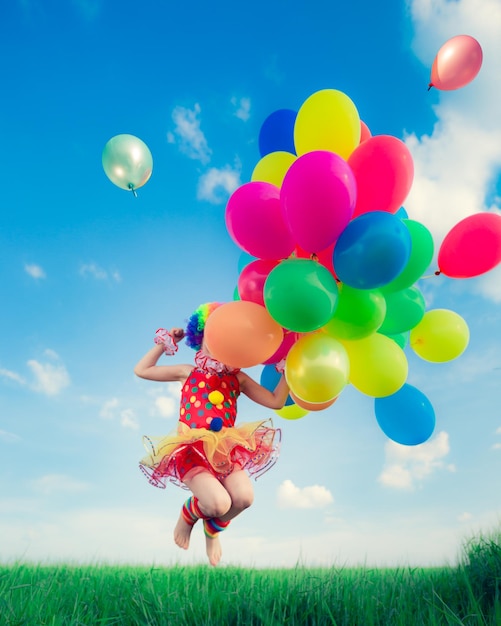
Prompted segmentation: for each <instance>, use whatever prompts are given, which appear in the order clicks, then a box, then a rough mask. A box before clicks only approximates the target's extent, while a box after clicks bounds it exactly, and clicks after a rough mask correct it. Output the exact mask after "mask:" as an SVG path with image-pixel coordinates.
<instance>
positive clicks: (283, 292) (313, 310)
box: [263, 258, 338, 333]
mask: <svg viewBox="0 0 501 626" xmlns="http://www.w3.org/2000/svg"><path fill="white" fill-rule="evenodd" d="M263 296H264V303H265V306H266V308H267V310H268V313H269V314H270V315H271V317H272V318H273V319H274V320H275V321H276V322H278V323H279V324H280V325H281V326H282V327H283V328H286V329H287V330H293V331H295V332H298V333H306V332H310V331H313V330H318V329H319V328H321V327H322V326H324V325H325V324H326V323H327V322H328V321H329V320H330V318H331V317H332V315H333V313H334V310H335V308H336V305H337V300H338V287H337V283H336V280H335V279H334V277H333V275H332V274H331V273H330V272H329V270H328V269H327V268H326V267H324V266H323V265H321V264H320V263H318V262H317V261H312V260H310V259H298V258H293V259H286V260H285V261H281V262H280V263H279V264H278V265H277V266H276V267H275V268H273V269H272V270H271V272H270V273H269V275H268V278H267V279H266V282H265V284H264V289H263Z"/></svg>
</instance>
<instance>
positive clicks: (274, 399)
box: [134, 303, 289, 565]
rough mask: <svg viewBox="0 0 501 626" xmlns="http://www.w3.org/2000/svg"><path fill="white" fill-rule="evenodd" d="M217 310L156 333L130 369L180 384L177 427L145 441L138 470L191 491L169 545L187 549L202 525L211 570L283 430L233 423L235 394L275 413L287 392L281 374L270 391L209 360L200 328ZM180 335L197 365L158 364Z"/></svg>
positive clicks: (158, 482)
mask: <svg viewBox="0 0 501 626" xmlns="http://www.w3.org/2000/svg"><path fill="white" fill-rule="evenodd" d="M217 306H219V304H218V303H208V304H203V305H201V306H199V307H198V309H197V310H196V311H195V312H194V313H193V314H192V316H191V317H190V319H189V320H188V325H187V328H186V330H183V329H182V328H173V329H171V331H167V330H165V329H159V330H158V331H157V333H156V335H155V338H154V342H155V344H156V345H155V346H154V347H153V348H152V349H151V350H150V351H149V352H147V353H146V354H145V355H144V356H143V358H142V359H140V361H139V362H138V363H137V365H136V367H135V368H134V373H135V374H136V375H137V376H139V377H141V378H145V379H147V380H154V381H159V382H168V381H179V382H180V383H182V388H181V404H180V416H179V422H178V425H177V429H176V431H175V432H174V433H171V434H170V435H167V436H164V437H157V438H154V439H151V438H148V437H145V438H144V439H145V444H146V445H147V448H148V449H149V454H148V456H146V457H145V458H143V459H142V460H141V462H140V467H141V469H142V470H143V472H144V473H145V474H146V476H147V477H148V480H149V481H150V483H151V484H152V485H154V486H156V487H161V488H165V486H166V483H167V482H172V483H174V484H176V485H178V486H181V487H183V488H185V489H189V490H190V491H191V493H192V496H191V497H190V498H189V499H188V500H187V501H186V502H185V503H184V505H183V507H182V509H181V513H180V515H179V519H178V521H177V524H176V527H175V529H174V541H175V542H176V544H177V545H178V546H179V547H180V548H183V549H185V550H186V549H188V546H189V542H190V535H191V531H192V529H193V526H194V525H195V523H196V522H197V521H198V520H199V519H202V520H203V525H204V532H205V540H206V551H207V556H208V558H209V562H210V563H211V565H217V564H218V562H219V560H220V559H221V545H220V542H219V533H220V532H221V531H222V530H224V529H225V528H226V527H227V526H228V524H229V523H230V521H231V520H232V519H233V518H234V517H236V516H237V515H239V514H240V513H241V512H242V511H243V510H244V509H246V508H248V507H249V506H250V505H251V504H252V502H253V499H254V493H253V487H252V483H251V481H250V478H249V476H254V477H255V478H258V477H259V476H260V475H261V474H263V473H264V472H265V471H267V470H268V469H269V468H270V467H271V466H272V465H274V463H275V462H276V460H277V457H278V451H279V444H280V436H281V433H280V429H275V428H274V427H273V424H272V422H271V420H270V419H267V420H261V421H257V422H247V423H243V424H239V425H235V420H236V416H237V399H238V396H239V394H240V393H243V394H245V395H246V396H248V397H249V398H250V399H251V400H253V401H254V402H256V403H257V404H260V405H262V406H265V407H267V408H270V409H280V408H282V407H283V406H284V404H285V401H286V400H287V396H288V393H289V388H288V386H287V383H286V381H285V377H284V376H282V377H281V379H280V381H279V382H278V384H277V386H276V387H275V389H274V391H270V390H268V389H266V388H265V387H263V386H262V385H260V384H259V383H257V382H256V381H255V380H253V379H252V378H251V377H250V376H248V375H247V374H245V373H244V372H242V371H240V370H239V369H232V368H230V367H228V366H226V365H225V364H224V363H221V362H220V361H217V360H216V359H214V358H213V357H212V355H211V354H210V352H209V350H208V348H207V346H206V344H205V341H204V328H205V323H206V321H207V317H208V316H209V314H210V313H211V312H212V311H213V310H214V309H215V308H216V307H217ZM184 337H186V344H187V345H188V346H190V347H191V348H193V349H195V350H197V353H196V355H195V365H189V364H179V365H157V362H158V360H159V359H160V357H161V356H162V354H164V353H165V354H167V355H172V354H174V353H175V352H177V350H178V346H177V344H178V343H179V342H180V341H181V340H182V339H183V338H184Z"/></svg>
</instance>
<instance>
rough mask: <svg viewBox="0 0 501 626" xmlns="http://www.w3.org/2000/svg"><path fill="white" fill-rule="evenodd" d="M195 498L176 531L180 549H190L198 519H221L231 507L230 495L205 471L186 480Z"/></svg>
mask: <svg viewBox="0 0 501 626" xmlns="http://www.w3.org/2000/svg"><path fill="white" fill-rule="evenodd" d="M184 483H185V485H186V486H187V487H188V488H189V489H190V491H191V492H192V494H193V496H192V497H191V498H189V499H188V500H187V501H186V502H185V503H184V505H183V507H182V509H181V514H180V515H179V519H178V521H177V524H176V527H175V529H174V541H175V542H176V544H177V545H178V546H179V547H180V548H184V549H185V550H186V549H188V546H189V543H190V535H191V531H192V529H193V526H194V524H195V523H196V521H197V520H198V519H208V518H212V517H215V518H217V517H219V516H220V515H222V514H224V513H226V512H227V511H228V510H229V508H230V506H231V499H230V495H229V494H228V492H227V491H226V489H225V488H224V487H223V485H222V484H221V483H220V481H219V480H218V479H217V478H215V477H214V476H213V475H212V474H210V473H209V472H207V471H205V470H200V471H197V472H192V473H191V475H190V474H188V475H187V477H186V478H185V480H184Z"/></svg>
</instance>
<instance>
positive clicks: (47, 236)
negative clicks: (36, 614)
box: [0, 0, 501, 566]
mask: <svg viewBox="0 0 501 626" xmlns="http://www.w3.org/2000/svg"><path fill="white" fill-rule="evenodd" d="M0 29H1V33H0V58H1V59H2V65H1V69H2V83H3V84H2V87H3V88H2V96H1V98H0V139H1V143H2V151H1V156H0V166H1V171H2V173H3V181H2V191H1V195H0V258H1V263H0V284H1V289H2V294H3V298H2V306H1V308H0V449H1V459H2V461H1V465H0V558H1V559H2V560H13V559H17V558H24V559H27V560H35V561H39V560H42V561H48V560H59V561H72V562H101V561H110V562H129V563H152V562H155V563H158V564H172V563H184V564H188V563H194V562H199V561H202V562H204V561H205V557H204V554H203V538H202V533H201V532H195V534H194V537H193V541H192V547H191V549H190V551H188V552H187V553H185V552H182V551H180V550H179V549H178V548H177V547H176V546H175V545H174V543H173V541H172V528H173V526H174V523H175V520H176V518H177V515H178V511H179V507H180V505H181V503H182V501H183V499H184V497H185V494H184V493H183V492H182V491H181V490H179V489H176V488H174V487H172V488H169V489H167V490H165V491H161V490H158V489H154V488H153V487H150V486H149V485H148V484H147V482H146V481H145V479H144V478H143V476H142V475H141V473H140V472H139V470H138V467H137V463H138V460H139V458H140V457H141V456H142V454H143V449H142V442H141V437H142V435H143V434H151V435H153V434H161V433H164V432H168V431H170V430H171V429H172V427H173V426H174V424H175V422H176V413H177V401H178V400H177V398H178V390H177V388H176V387H175V386H170V385H160V384H157V383H153V382H148V381H143V380H140V379H138V378H136V377H134V374H133V367H134V365H135V363H136V362H137V360H138V359H139V358H140V357H141V356H142V354H143V353H144V352H146V350H147V349H148V348H149V347H150V346H151V345H152V338H153V335H154V332H155V330H156V329H157V328H158V327H160V326H164V327H168V328H169V327H171V326H175V325H182V324H183V323H184V321H185V320H186V318H187V317H188V316H189V315H190V313H191V311H192V310H193V309H194V308H195V307H196V306H197V305H198V304H199V303H201V302H205V301H211V300H218V301H229V300H231V299H232V297H233V292H234V288H235V285H236V281H237V279H238V272H239V269H238V266H239V259H240V257H241V251H240V250H239V249H238V248H237V246H236V245H235V244H234V243H233V242H232V240H231V239H230V237H229V234H228V232H227V230H226V226H225V220H224V211H225V204H226V201H227V199H228V197H229V195H230V194H231V192H232V191H233V190H234V189H235V188H236V187H238V186H239V185H241V184H243V183H245V182H247V181H249V180H250V176H251V173H252V170H253V169H254V167H255V165H256V163H257V161H258V160H259V156H260V155H259V150H258V143H257V142H258V135H259V129H260V127H261V124H262V123H263V121H264V119H265V118H266V117H267V116H268V115H269V114H270V113H272V112H273V111H275V110H277V109H281V108H289V109H293V110H297V109H298V108H299V107H300V106H301V104H302V103H303V102H304V100H305V99H306V98H307V97H308V96H309V95H311V94H312V93H314V92H316V91H318V90H320V89H325V88H333V89H338V90H340V91H343V92H344V93H346V94H347V95H349V96H350V98H351V99H352V100H353V101H354V103H355V105H356V106H357V109H358V111H359V113H360V117H361V118H362V119H363V120H364V121H365V122H366V124H367V125H368V126H369V128H370V129H371V131H372V133H373V134H390V135H394V136H396V137H398V138H400V139H403V140H404V141H405V142H406V143H407V145H408V147H409V149H410V150H411V153H412V155H413V159H414V165H415V178H414V183H413V186H412V189H411V192H410V194H409V197H408V199H407V201H406V202H405V205H404V206H405V209H406V211H407V213H408V214H409V216H410V217H411V218H413V219H415V220H418V221H420V222H422V223H423V224H424V225H426V226H427V227H428V228H429V229H430V231H431V232H432V234H433V236H434V239H435V244H436V248H437V249H438V246H439V244H440V242H441V241H442V240H443V238H444V236H445V234H446V233H447V232H448V230H449V229H450V228H451V227H452V226H453V225H454V224H456V223H457V222H458V221H459V220H460V219H462V218H463V217H465V216H466V215H469V214H472V213H476V212H478V211H486V210H490V211H495V212H498V213H499V210H500V205H501V204H500V203H501V201H500V198H499V195H500V184H499V180H500V178H499V171H500V164H501V122H500V118H499V114H498V106H499V97H500V95H501V78H500V73H499V59H501V43H500V41H499V32H500V30H501V7H500V5H499V2H497V1H496V0H480V1H479V0H459V1H456V2H446V1H442V0H434V1H430V0H413V1H409V2H407V3H405V2H400V1H397V0H390V1H389V2H387V3H385V4H384V5H383V4H381V3H379V4H377V3H372V2H367V1H355V2H351V3H333V2H327V1H322V2H319V1H315V0H314V1H309V2H299V1H297V2H285V0H281V1H277V2H273V3H269V2H267V3H265V2H261V1H260V0H258V1H257V2H255V3H253V4H252V6H251V5H249V6H243V7H240V6H238V4H235V3H229V2H219V3H217V4H216V5H214V4H212V5H209V4H207V3H205V2H198V1H195V2H192V3H191V4H190V8H189V10H188V9H186V7H185V6H184V5H183V4H182V3H178V4H176V3H170V2H169V3H157V2H152V1H151V0H147V1H145V2H142V3H140V4H139V3H136V2H131V1H130V0H125V1H122V2H117V1H116V0H110V1H109V2H104V1H102V0H72V1H68V2H64V3H63V2H56V1H55V0H52V1H51V2H45V1H42V0H17V1H14V2H11V3H9V5H8V7H6V8H5V9H4V11H3V18H2V22H1V25H0ZM457 34H469V35H471V36H473V37H475V38H476V39H477V40H478V41H479V42H480V43H481V45H482V48H483V52H484V63H483V66H482V69H481V71H480V73H479V75H478V76H477V78H476V79H475V80H474V81H473V82H472V83H471V84H469V85H468V86H466V87H464V88H463V89H461V90H458V91H452V92H439V91H437V90H431V91H430V92H428V91H427V85H428V81H429V74H430V68H431V65H432V62H433V59H434V56H435V54H436V52H437V51H438V49H439V48H440V46H441V45H442V44H443V43H444V42H445V41H446V40H447V39H449V38H450V37H452V36H454V35H457ZM120 133H130V134H133V135H136V136H138V137H140V138H141V139H142V140H143V141H144V142H145V143H146V144H147V145H148V147H149V148H150V150H151V152H152V155H153V174H152V177H151V179H150V181H149V182H148V183H147V184H146V185H145V186H144V187H143V188H141V189H140V190H139V191H138V197H137V198H134V197H133V195H132V194H130V193H128V192H126V191H123V190H121V189H119V188H118V187H116V186H115V185H113V184H112V183H111V182H110V181H109V180H108V179H107V177H106V176H105V174H104V171H103V168H102V164H101V153H102V150H103V148H104V145H105V144H106V142H107V141H108V140H109V139H110V138H111V137H113V136H115V135H117V134H120ZM434 269H435V267H434V266H433V267H431V268H430V274H431V275H432V277H431V278H427V279H424V280H422V281H420V285H419V286H420V287H421V289H422V291H423V293H424V295H425V297H426V302H427V307H428V308H450V309H452V310H454V311H456V312H457V313H459V314H460V315H461V316H462V317H463V318H464V319H465V320H466V322H467V324H468V326H469V328H470V333H471V340H470V344H469V346H468V348H467V350H466V352H465V353H464V354H463V355H462V356H461V357H460V358H458V359H457V360H455V361H453V362H451V363H446V364H431V363H427V362H424V361H422V360H421V359H419V358H418V357H417V356H416V355H414V354H413V353H412V352H410V353H408V355H407V356H408V360H409V378H408V382H409V383H411V384H413V385H415V386H416V387H418V388H419V389H420V390H421V391H422V392H423V393H425V394H426V396H427V397H428V398H429V399H430V401H431V402H432V404H433V407H434V409H435V413H436V419H437V425H436V430H435V433H434V434H433V436H432V437H431V439H430V440H429V441H428V442H426V443H425V444H423V445H421V446H416V447H410V448H409V447H403V446H398V445H396V444H394V443H392V442H390V441H389V440H388V439H386V438H385V436H384V435H383V433H382V432H381V430H380V429H379V427H378V426H377V423H376V421H375V418H374V410H373V400H372V399H371V398H369V397H367V396H363V395H362V394H360V393H358V392H357V391H356V390H355V389H353V388H350V387H348V388H347V389H345V391H344V392H343V393H342V395H341V397H340V399H339V400H338V401H337V402H336V404H335V405H334V406H333V407H331V408H330V409H328V410H325V411H323V412H319V413H309V414H308V415H306V416H305V417H304V418H302V419H300V420H297V421H287V420H284V419H282V418H280V417H278V416H276V415H275V416H274V420H275V422H276V423H277V424H278V425H280V426H281V428H282V430H283V446H282V453H281V458H280V460H279V462H278V464H277V465H276V466H275V468H274V469H273V470H272V471H270V472H269V473H268V474H266V475H265V476H264V477H263V478H262V479H260V480H259V481H258V482H257V483H256V484H255V488H256V501H255V504H254V506H253V507H252V508H251V509H250V510H248V511H246V512H245V514H243V515H242V516H241V517H240V518H238V519H237V520H236V521H235V522H234V523H233V524H232V527H231V529H230V530H228V531H227V533H226V534H225V535H224V545H223V550H224V556H223V563H226V564H239V565H247V566H251V565H255V566H269V565H272V566H292V565H295V564H296V563H298V562H301V563H305V564H320V565H330V564H333V563H336V564H338V565H339V564H348V565H355V564H361V563H365V564H370V565H373V564H375V565H392V564H407V563H409V564H411V565H421V564H422V565H434V564H442V563H446V562H452V561H454V559H455V558H456V556H457V554H458V552H459V550H460V547H461V543H462V542H463V541H464V540H465V538H467V537H468V536H469V535H470V534H471V533H474V532H477V531H478V530H479V529H480V530H482V531H485V532H488V531H489V530H490V529H492V528H493V527H496V526H497V525H498V524H499V513H500V502H499V493H501V478H500V476H501V472H500V465H501V415H500V412H499V404H500V384H499V382H500V376H501V357H500V356H499V355H500V349H501V333H500V332H499V328H500V323H501V308H500V305H501V271H500V269H501V268H496V269H494V270H492V271H491V272H489V273H488V274H486V275H484V276H482V277H478V278H475V279H470V280H452V279H448V278H446V277H443V276H440V277H434V276H433V270H434ZM178 357H179V359H182V360H183V361H186V360H190V359H192V357H193V353H192V351H191V350H189V349H188V348H185V347H182V348H181V349H180V351H179V353H178ZM249 373H251V374H252V375H254V376H255V377H256V378H259V376H260V368H259V367H256V368H253V369H252V370H250V372H249ZM268 413H269V411H267V410H265V409H262V408H260V407H255V406H253V405H252V404H251V403H250V402H248V401H246V399H242V401H241V403H240V411H239V415H240V419H242V420H243V419H246V418H247V417H249V418H254V417H256V418H257V417H258V416H267V415H268Z"/></svg>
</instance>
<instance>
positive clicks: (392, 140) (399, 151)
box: [348, 135, 414, 218]
mask: <svg viewBox="0 0 501 626" xmlns="http://www.w3.org/2000/svg"><path fill="white" fill-rule="evenodd" d="M348 165H349V166H350V167H351V169H352V171H353V174H354V175H355V180H356V182H357V203H356V205H355V211H354V213H353V217H354V218H355V217H357V216H358V215H361V214H362V213H369V212H370V211H387V212H388V213H396V212H397V211H398V209H399V208H400V207H401V206H402V204H403V203H404V200H405V199H406V198H407V194H408V193H409V191H410V189H411V186H412V181H413V179H414V162H413V160H412V155H411V153H410V151H409V149H408V148H407V146H406V145H405V143H404V142H403V141H401V140H400V139H397V138H396V137H393V136H391V135H375V136H373V137H370V138H369V139H366V140H365V141H364V142H363V143H361V144H360V145H359V146H358V147H357V148H355V150H354V151H353V152H352V153H351V155H350V157H349V158H348Z"/></svg>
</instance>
